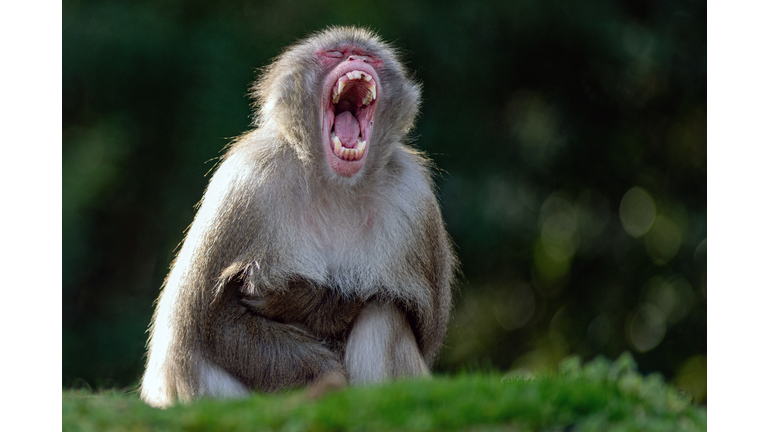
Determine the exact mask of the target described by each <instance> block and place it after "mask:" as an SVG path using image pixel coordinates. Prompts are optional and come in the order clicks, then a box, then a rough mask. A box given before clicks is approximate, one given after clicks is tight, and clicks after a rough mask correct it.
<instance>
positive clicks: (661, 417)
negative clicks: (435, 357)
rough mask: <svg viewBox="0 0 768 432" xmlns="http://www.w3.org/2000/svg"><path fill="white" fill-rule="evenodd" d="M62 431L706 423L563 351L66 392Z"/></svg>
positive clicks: (659, 389) (627, 365) (679, 426)
mask: <svg viewBox="0 0 768 432" xmlns="http://www.w3.org/2000/svg"><path fill="white" fill-rule="evenodd" d="M62 405H63V406H62V417H63V428H62V429H63V430H64V431H69V430H79V431H103V430H114V431H155V430H161V431H262V430H263V431H340V430H354V431H390V430H392V431H394V430H397V431H403V430H407V431H450V430H470V431H502V430H504V431H561V430H567V431H664V432H666V431H706V428H707V414H706V410H705V409H704V408H701V407H698V406H696V405H693V404H692V403H691V402H690V398H688V397H686V396H684V395H681V394H679V393H678V392H677V391H676V390H675V389H674V388H672V387H670V386H667V385H666V384H665V383H664V381H663V379H662V378H661V377H660V376H657V375H650V376H647V377H643V376H641V375H640V374H638V373H637V370H636V366H635V363H634V361H633V360H632V357H631V356H629V355H628V354H625V355H623V356H621V357H619V358H618V359H617V360H616V361H615V362H609V361H607V360H605V359H602V358H599V359H596V360H594V361H592V362H590V363H588V364H586V365H583V366H582V365H581V364H580V363H579V360H578V359H575V358H571V359H567V360H566V361H564V362H563V363H562V364H561V367H560V372H559V373H558V374H556V375H555V374H552V375H544V376H539V377H536V378H533V379H523V378H519V377H511V376H503V375H488V374H485V375H480V374H461V375H458V376H455V377H435V378H433V379H431V380H410V381H398V382H393V383H388V384H385V385H381V386H375V387H357V388H347V389H344V390H342V391H338V392H335V393H331V394H328V395H326V396H325V397H323V398H321V399H319V400H311V399H310V398H309V397H308V395H307V392H306V391H293V392H287V393H284V394H280V395H271V396H266V395H254V396H253V397H251V398H249V399H244V400H234V401H214V400H201V401H197V402H194V403H191V404H188V405H177V406H175V407H172V408H170V409H167V410H158V409H153V408H150V407H148V406H146V405H144V404H143V403H142V402H141V401H139V399H138V396H137V395H136V393H128V394H126V393H121V392H118V391H107V392H100V393H98V394H93V393H91V392H89V391H84V390H65V391H64V393H63V404H62Z"/></svg>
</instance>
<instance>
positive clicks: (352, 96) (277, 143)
mask: <svg viewBox="0 0 768 432" xmlns="http://www.w3.org/2000/svg"><path fill="white" fill-rule="evenodd" d="M253 95H254V98H255V100H256V104H255V106H256V120H255V128H254V130H252V131H251V132H248V133H246V134H244V135H242V136H241V137H240V138H238V139H237V140H236V141H235V142H234V143H233V144H232V145H231V148H230V149H229V151H228V152H227V153H226V155H225V156H224V157H223V158H222V161H221V163H220V165H219V166H218V168H217V170H216V173H215V174H214V175H213V177H212V178H211V181H210V184H209V185H208V188H207V189H206V191H205V195H204V196H203V199H202V201H201V204H200V207H199V210H198V212H197V215H196V216H195V220H194V222H193V223H192V225H191V227H190V229H189V232H188V233H187V236H186V238H185V241H184V244H183V246H182V248H181V250H180V251H179V254H178V256H177V257H176V259H175V261H174V263H173V265H172V267H171V272H170V274H169V275H168V277H167V279H166V280H165V283H164V287H163V290H162V292H161V294H160V298H159V300H158V303H157V308H156V311H155V314H154V316H153V319H152V324H151V326H150V337H149V342H148V351H149V352H148V359H147V367H146V372H145V374H144V376H143V378H142V382H141V398H142V399H143V400H144V401H145V402H147V403H148V404H150V405H152V406H156V407H167V406H169V405H172V404H173V403H175V401H176V400H177V399H178V400H181V401H189V400H192V399H195V398H199V397H237V396H243V395H247V394H249V393H250V392H253V391H259V392H275V391H279V390H282V389H288V388H295V387H302V386H313V385H315V384H317V383H320V382H323V381H324V380H332V381H333V380H336V381H337V382H341V383H342V384H343V385H346V384H352V385H355V384H365V383H376V382H381V381H384V380H388V379H395V378H398V377H413V376H426V375H429V367H430V365H432V364H433V363H434V361H435V359H436V357H437V355H438V352H439V350H440V348H441V346H442V342H443V338H444V336H445V332H446V327H447V324H448V318H449V312H450V305H451V285H452V284H453V281H454V278H455V269H456V259H455V255H454V252H453V248H452V245H451V242H450V240H449V238H448V235H447V234H446V231H445V228H444V222H443V219H442V216H441V214H440V208H439V205H438V203H437V200H436V198H435V195H434V192H433V189H434V185H433V182H432V180H431V167H430V162H429V161H428V160H427V159H426V158H425V157H424V156H422V155H421V154H420V153H419V152H418V151H416V150H414V149H412V148H410V147H409V146H408V145H407V144H406V143H407V141H408V134H409V132H410V131H411V129H412V128H413V125H414V120H415V117H416V115H417V112H418V108H419V104H420V86H419V85H418V84H416V83H415V82H414V80H413V78H412V77H411V75H410V73H409V72H408V71H406V69H405V68H404V67H403V65H402V63H401V62H400V60H399V57H398V54H397V52H396V51H395V50H394V49H393V48H391V47H390V46H389V45H388V44H386V43H384V42H382V41H381V39H380V38H379V37H378V36H376V35H374V34H373V33H371V32H370V31H368V30H363V29H359V28H331V29H328V30H326V31H323V32H320V33H318V34H315V35H313V36H312V37H310V38H308V39H306V40H303V41H301V42H299V43H297V44H295V45H293V46H292V47H290V48H288V49H287V50H286V51H284V52H283V53H282V54H281V55H280V56H279V57H278V58H277V59H276V60H275V61H274V62H273V63H272V64H271V65H269V66H268V67H267V68H266V69H265V70H264V72H263V74H262V76H261V78H260V79H259V80H258V81H257V82H256V84H255V85H254V87H253Z"/></svg>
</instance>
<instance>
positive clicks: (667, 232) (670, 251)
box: [645, 215, 683, 265]
mask: <svg viewBox="0 0 768 432" xmlns="http://www.w3.org/2000/svg"><path fill="white" fill-rule="evenodd" d="M682 242H683V238H682V235H681V234H680V230H679V229H678V227H677V225H676V224H675V222H673V221H672V219H669V218H668V217H666V216H664V215H659V216H657V217H656V221H655V222H654V223H653V226H652V227H651V229H650V230H649V231H648V234H647V235H646V236H645V250H646V251H647V252H648V256H650V257H651V260H653V262H654V263H656V264H657V265H664V264H666V263H668V262H669V261H670V260H672V258H674V257H675V256H676V255H677V252H678V251H679V250H680V245H681V244H682Z"/></svg>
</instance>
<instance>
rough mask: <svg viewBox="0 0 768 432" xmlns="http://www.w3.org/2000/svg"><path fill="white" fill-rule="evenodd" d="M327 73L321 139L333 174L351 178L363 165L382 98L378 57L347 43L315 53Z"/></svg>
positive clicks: (322, 100) (323, 96)
mask: <svg viewBox="0 0 768 432" xmlns="http://www.w3.org/2000/svg"><path fill="white" fill-rule="evenodd" d="M315 57H316V58H317V60H318V62H319V63H320V64H321V65H323V67H325V68H326V70H328V71H329V72H328V73H327V75H326V77H325V80H324V82H323V90H322V96H321V104H322V107H321V108H322V113H321V116H322V140H323V149H324V151H325V156H326V159H327V161H328V164H329V165H330V167H331V169H332V170H333V172H334V173H336V174H338V175H341V176H344V177H352V176H354V175H355V174H357V173H358V172H359V171H360V170H361V169H362V168H363V166H364V165H365V161H366V159H367V156H368V150H369V148H370V147H371V146H372V145H375V143H372V142H371V132H372V130H373V125H374V120H375V118H376V107H377V105H378V102H379V99H380V97H381V85H380V81H379V75H378V74H377V73H376V68H377V67H380V66H381V60H379V59H378V58H377V57H375V56H373V55H371V54H369V53H366V52H365V51H364V50H362V49H361V48H360V47H358V46H356V45H353V44H348V45H344V46H342V47H339V48H337V49H330V50H320V51H318V52H316V53H315Z"/></svg>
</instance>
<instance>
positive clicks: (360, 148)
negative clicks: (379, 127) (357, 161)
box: [357, 141, 367, 156]
mask: <svg viewBox="0 0 768 432" xmlns="http://www.w3.org/2000/svg"><path fill="white" fill-rule="evenodd" d="M366 144H367V142H366V141H360V142H359V144H358V145H357V150H358V151H360V155H361V156H362V154H363V151H364V150H365V146H366Z"/></svg>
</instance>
